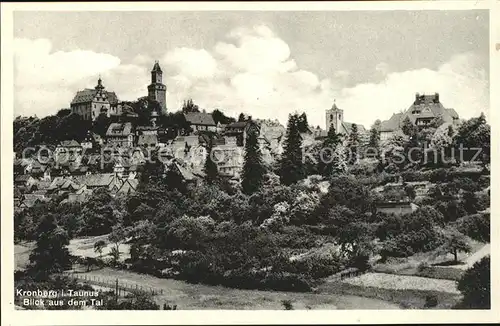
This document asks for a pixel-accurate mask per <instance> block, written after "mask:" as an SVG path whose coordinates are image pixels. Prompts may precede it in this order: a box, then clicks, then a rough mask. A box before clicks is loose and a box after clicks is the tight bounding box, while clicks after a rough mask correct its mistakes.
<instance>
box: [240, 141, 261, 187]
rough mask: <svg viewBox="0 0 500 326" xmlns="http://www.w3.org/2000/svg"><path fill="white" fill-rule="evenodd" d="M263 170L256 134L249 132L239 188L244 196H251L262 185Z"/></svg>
mask: <svg viewBox="0 0 500 326" xmlns="http://www.w3.org/2000/svg"><path fill="white" fill-rule="evenodd" d="M264 173H265V169H264V166H263V164H262V153H261V152H260V149H259V145H258V143H257V133H256V132H250V133H249V134H248V136H247V141H246V143H245V162H244V164H243V175H242V177H243V178H242V181H241V186H242V188H243V191H244V192H245V193H246V194H252V193H254V192H255V191H257V190H258V189H259V188H260V186H261V185H262V182H263V178H264Z"/></svg>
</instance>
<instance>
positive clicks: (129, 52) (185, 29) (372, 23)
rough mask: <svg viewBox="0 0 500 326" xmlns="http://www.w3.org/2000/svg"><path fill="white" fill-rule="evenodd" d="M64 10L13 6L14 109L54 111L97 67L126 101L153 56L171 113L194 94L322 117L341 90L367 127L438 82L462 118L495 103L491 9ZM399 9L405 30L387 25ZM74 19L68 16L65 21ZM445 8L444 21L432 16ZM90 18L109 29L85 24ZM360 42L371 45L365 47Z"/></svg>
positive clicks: (223, 105) (203, 100)
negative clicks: (85, 28) (140, 21)
mask: <svg viewBox="0 0 500 326" xmlns="http://www.w3.org/2000/svg"><path fill="white" fill-rule="evenodd" d="M67 14H69V17H66V16H64V17H66V18H63V16H62V15H60V14H57V13H50V12H45V13H36V14H35V13H29V12H18V13H16V14H15V18H16V19H15V26H14V27H15V28H14V37H15V42H14V53H15V108H14V113H15V115H34V114H36V115H37V116H39V117H43V116H46V115H49V114H55V113H56V112H57V110H59V109H61V108H66V107H69V102H70V101H71V99H72V98H73V96H74V94H75V93H76V91H78V90H80V89H84V88H92V87H94V86H95V84H96V81H97V78H98V77H99V76H101V77H102V80H103V84H104V85H105V86H106V89H107V90H109V91H114V92H116V94H117V95H118V97H119V99H120V100H122V101H133V100H136V99H137V98H138V97H142V96H145V95H147V90H146V87H147V85H148V84H149V71H150V70H151V68H152V65H153V63H154V61H155V60H159V62H160V64H161V66H162V68H163V69H164V84H165V85H166V86H167V108H168V111H169V112H173V111H177V110H179V109H180V108H181V106H182V102H183V101H184V100H187V99H189V98H191V99H193V100H194V102H195V103H196V104H198V105H199V106H200V107H201V108H203V109H206V110H207V112H211V111H212V110H214V109H220V110H222V111H223V112H225V113H226V114H227V115H230V116H234V117H237V116H238V114H239V113H240V112H244V113H246V114H249V115H252V116H255V117H257V118H263V119H269V118H270V119H275V118H277V119H278V120H279V121H280V122H281V123H282V124H285V123H286V119H287V117H288V114H289V113H292V112H294V111H299V112H300V111H304V112H306V113H307V115H308V117H309V122H310V124H311V125H313V126H316V125H319V126H322V127H323V126H324V124H325V121H324V112H325V110H327V109H329V108H331V106H332V105H333V102H334V101H336V103H337V106H339V107H340V108H341V109H343V110H344V112H345V118H346V120H349V121H355V122H356V123H360V124H362V125H364V126H365V127H369V126H370V125H371V124H372V123H373V122H374V121H375V120H376V119H380V120H385V119H389V118H390V117H391V115H392V114H393V113H397V112H401V111H404V110H407V109H408V107H409V106H410V105H411V103H412V99H413V97H414V95H415V93H417V92H419V93H425V94H434V93H440V95H441V100H442V103H443V105H444V106H445V107H448V108H454V109H455V110H456V111H457V112H458V113H459V115H460V116H461V117H463V118H470V117H473V116H478V115H479V114H480V113H481V112H484V113H485V114H486V115H487V116H488V113H489V112H488V111H489V62H488V61H489V56H488V33H487V27H488V23H489V22H488V16H487V14H486V13H485V12H482V11H468V12H446V11H443V12H437V11H418V12H417V11H414V12H343V13H339V12H332V13H331V15H326V14H325V13H312V12H309V13H300V12H299V13H298V12H290V13H280V12H263V13H256V12H248V13H237V12H228V13H223V14H221V15H219V14H217V17H218V19H217V21H213V19H211V18H210V17H211V16H210V15H211V14H210V13H206V12H191V13H186V12H154V13H153V12H148V13H120V12H111V13H102V12H101V13H96V15H95V16H92V17H91V16H89V13H86V12H72V13H67ZM212 15H213V14H212ZM330 16H331V17H330ZM134 17H135V18H145V17H149V18H150V21H151V25H155V26H160V27H161V26H165V27H168V26H170V27H169V28H160V29H161V30H162V32H163V33H164V36H160V35H159V34H158V33H157V32H155V31H152V30H150V29H148V27H147V26H140V24H132V26H129V25H130V24H127V21H130V20H131V19H133V18H134ZM241 17H247V18H248V19H246V21H248V23H246V24H242V23H241V21H240V20H238V18H241ZM402 17H403V18H405V19H403V18H402ZM166 18H168V19H167V21H168V22H169V24H170V25H168V26H167V25H165V22H163V23H162V21H163V20H164V19H166ZM347 18H349V20H348V19H347ZM392 18H394V19H396V25H397V27H398V29H400V31H397V30H396V29H395V28H391V29H388V28H386V26H384V24H383V21H384V20H386V19H392ZM69 19H73V20H74V22H73V23H72V24H71V26H68V28H65V29H64V30H62V29H61V28H58V26H62V25H64V24H67V23H68V20H69ZM296 19H299V20H300V21H301V22H303V23H304V24H301V26H306V25H307V27H305V28H304V29H305V30H304V31H302V30H299V29H297V28H296V27H295V28H292V27H293V26H292V22H293V21H294V20H296ZM436 19H437V20H439V21H440V23H439V24H437V23H436V24H435V25H433V24H432V23H429V22H430V21H433V20H436ZM45 20H47V21H48V20H50V21H51V24H50V27H49V26H45V25H44V23H43V22H44V21H45ZM443 20H444V21H449V25H447V26H448V27H447V28H445V29H446V30H445V31H443V28H442V26H443V25H444V24H442V21H443ZM88 21H93V22H94V23H95V24H96V26H98V28H97V29H96V30H106V31H107V32H106V35H102V36H100V37H99V38H98V39H96V38H95V35H94V37H93V38H92V33H88V32H85V31H82V23H83V22H88ZM191 21H196V22H198V23H197V25H196V26H197V27H196V26H195V27H193V26H192V24H190V22H191ZM318 21H320V22H321V23H318ZM424 21H425V22H426V24H427V25H426V27H425V29H418V28H417V27H418V24H419V23H422V22H424ZM305 22H307V24H305ZM309 23H310V24H309ZM358 23H359V24H358ZM361 24H364V25H366V26H364V25H363V26H362V25H361ZM287 26H288V27H289V28H291V31H287V30H286V29H285V27H287ZM325 26H328V28H325ZM201 27H204V28H201ZM437 27H440V29H438V28H437ZM452 27H453V28H452ZM370 29H372V30H373V31H370ZM465 29H467V30H465ZM146 32H147V33H146ZM314 32H316V34H319V35H312V34H311V33H314ZM403 32H404V34H403ZM445 32H446V33H448V35H447V36H446V43H447V44H449V46H446V45H445V44H443V41H442V40H443V39H445V38H444V35H442V34H444V33H445ZM124 33H132V35H137V40H138V42H137V43H138V44H137V45H132V44H128V43H126V42H123V41H120V40H123V39H125V38H124V37H123V35H124ZM307 33H310V34H307ZM139 34H142V35H149V36H143V37H142V38H141V37H139ZM48 35H50V36H48ZM398 35H399V38H396V39H395V40H397V42H396V41H391V40H394V37H397V36H398ZM403 35H404V36H405V37H402V36H403ZM464 35H465V36H464ZM130 39H132V38H130ZM134 39H136V38H135V37H134ZM391 42H392V43H397V44H391ZM363 44H364V45H367V46H368V47H369V51H364V52H360V51H361V48H362V47H363ZM389 44H390V51H388V49H387V48H389V46H388V45H389ZM422 44H425V46H422ZM339 48H340V50H339ZM330 53H334V54H333V55H332V54H330ZM353 53H355V54H356V53H359V56H357V55H352V54H353ZM393 53H397V54H398V55H393ZM74 62H79V64H78V65H75V64H74ZM49 71H50V73H48V72H49ZM34 75H35V76H36V77H35V78H33V76H34ZM55 89H57V91H55Z"/></svg>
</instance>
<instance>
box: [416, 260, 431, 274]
mask: <svg viewBox="0 0 500 326" xmlns="http://www.w3.org/2000/svg"><path fill="white" fill-rule="evenodd" d="M427 268H429V264H428V263H427V262H421V263H420V264H418V267H417V269H418V271H419V272H423V271H425V270H426V269H427Z"/></svg>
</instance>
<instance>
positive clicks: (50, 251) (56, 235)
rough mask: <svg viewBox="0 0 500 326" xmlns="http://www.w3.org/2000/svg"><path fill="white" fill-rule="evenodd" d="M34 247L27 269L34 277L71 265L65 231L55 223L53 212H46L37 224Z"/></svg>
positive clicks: (58, 270)
mask: <svg viewBox="0 0 500 326" xmlns="http://www.w3.org/2000/svg"><path fill="white" fill-rule="evenodd" d="M36 234H37V240H36V247H35V249H34V250H33V252H32V253H31V255H30V257H29V260H30V265H29V270H30V271H31V272H32V273H33V274H34V275H35V277H40V278H46V277H48V276H49V275H50V274H52V273H59V272H62V271H64V270H66V269H68V268H70V267H71V261H70V255H69V251H68V248H67V247H66V246H67V245H69V238H68V234H67V232H66V231H65V230H64V229H63V228H61V227H60V226H58V225H57V223H56V220H55V217H54V215H53V214H47V215H45V216H44V217H43V219H42V221H41V222H40V224H39V225H38V228H37V231H36Z"/></svg>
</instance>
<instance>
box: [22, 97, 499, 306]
mask: <svg viewBox="0 0 500 326" xmlns="http://www.w3.org/2000/svg"><path fill="white" fill-rule="evenodd" d="M198 110H199V108H197V107H196V106H195V104H194V103H192V102H186V105H185V108H184V109H183V111H184V112H197V111H198ZM214 115H215V116H217V118H216V120H217V121H218V122H221V123H224V122H226V123H227V122H230V121H231V120H230V119H229V120H228V119H226V118H227V117H224V116H223V114H219V113H214ZM71 116H72V115H71V114H67V112H66V113H65V112H62V113H61V114H60V115H58V116H56V117H53V118H51V119H53V120H54V121H56V122H57V121H59V120H57V119H67V118H69V117H71ZM181 117H182V114H177V116H176V117H175V119H181ZM242 118H243V119H247V118H246V117H245V116H243V117H242ZM44 119H45V118H44ZM51 119H48V120H47V121H46V122H44V124H45V123H49V122H50V121H52V120H51ZM71 119H73V118H71ZM163 119H165V120H164V121H163V122H164V123H170V122H168V119H174V117H173V116H170V118H163ZM214 119H215V117H214ZM304 119H307V117H305V116H304V115H298V114H294V115H291V116H290V117H289V121H288V126H287V131H286V137H285V141H284V153H283V155H282V156H281V159H280V160H278V161H277V162H276V165H275V166H273V167H272V168H271V169H269V171H266V170H264V168H263V167H262V164H261V163H262V162H261V161H262V158H261V157H260V154H259V151H258V146H257V137H256V135H254V134H249V135H248V138H247V140H246V144H245V145H246V146H245V152H246V153H245V164H244V166H243V180H242V183H241V184H236V185H234V184H230V183H227V182H224V179H223V178H221V177H220V176H219V175H218V173H217V167H216V166H215V163H214V162H213V161H212V160H207V163H206V164H205V169H204V172H205V179H204V180H200V182H199V183H198V184H186V183H185V182H183V180H182V179H181V178H180V177H179V176H178V175H176V174H171V172H167V171H166V170H165V167H164V166H163V165H162V164H159V163H146V164H145V165H144V167H143V169H142V173H141V175H140V183H139V187H138V188H137V192H136V193H134V194H132V195H130V196H128V197H127V198H119V197H116V196H112V195H111V194H110V193H109V192H108V191H107V190H99V191H95V192H94V193H93V195H92V197H91V198H90V200H88V201H86V202H84V203H68V202H65V201H62V198H59V197H55V198H53V199H52V200H51V201H50V202H48V203H38V204H36V205H34V206H33V207H31V208H27V209H24V210H22V211H18V212H16V213H15V216H14V226H15V236H16V241H20V240H32V241H37V249H36V250H35V251H34V253H33V256H32V263H33V264H34V266H36V268H37V269H38V268H39V269H40V270H41V271H44V272H45V273H47V274H50V273H54V272H57V271H60V270H62V269H64V268H65V267H66V266H67V250H65V246H66V245H67V244H68V241H69V239H71V238H74V237H78V236H97V235H106V234H108V235H109V236H108V239H107V242H109V243H110V244H112V246H113V248H115V249H112V251H111V256H112V258H113V260H114V262H115V263H116V264H118V263H119V261H120V256H119V255H120V250H119V246H120V245H121V244H123V243H126V242H127V243H129V244H130V246H131V251H130V254H131V258H130V260H129V261H127V263H129V264H130V265H131V266H132V267H133V268H134V269H136V270H138V271H141V272H147V273H152V274H155V275H158V276H168V277H177V278H180V279H184V280H187V281H190V282H202V283H208V284H221V285H226V286H235V287H243V288H265V289H276V290H295V291H306V290H310V289H311V288H312V287H313V286H314V284H315V282H316V281H317V280H318V279H320V278H323V277H326V276H329V275H332V274H335V273H336V272H339V271H340V270H342V269H345V268H347V267H357V268H359V269H368V268H370V259H371V258H373V257H374V256H376V255H380V256H381V257H382V258H383V259H386V258H389V257H408V256H411V255H414V254H416V253H422V252H431V251H436V252H443V253H451V254H453V255H454V256H455V257H457V254H458V253H459V252H467V251H468V250H470V248H469V247H468V241H469V239H468V238H467V237H470V238H473V239H476V240H478V241H483V242H486V241H489V237H490V224H489V220H490V216H489V212H487V209H488V208H489V206H490V204H489V202H490V195H489V191H488V190H487V187H488V186H489V178H488V175H487V170H484V169H483V170H481V171H479V172H477V171H475V172H474V171H473V172H467V171H465V172H464V171H462V170H461V169H460V167H458V166H457V167H453V168H450V167H446V166H443V165H439V164H438V166H435V165H432V166H427V165H425V164H411V163H408V162H404V161H403V162H398V161H397V160H396V159H397V158H398V154H402V155H403V157H404V156H405V155H408V153H409V148H410V147H411V146H423V143H424V142H425V141H430V140H432V139H434V144H439V146H445V147H447V148H451V147H452V146H455V145H456V142H457V138H456V137H462V138H463V137H466V136H467V135H469V136H470V137H469V136H467V137H469V139H468V141H469V143H470V144H471V145H474V144H476V145H480V146H483V147H486V146H487V144H486V141H485V138H484V137H485V135H486V133H487V132H486V131H487V129H488V128H487V127H485V124H484V123H483V121H482V120H481V119H479V120H477V121H476V120H473V121H472V122H470V121H469V122H466V123H465V125H463V126H462V127H459V128H458V132H457V134H456V135H458V136H456V135H455V134H454V133H453V135H452V133H451V132H450V133H449V134H448V129H446V135H447V136H448V137H450V139H449V140H447V141H444V140H443V139H437V138H433V137H434V136H435V134H436V132H437V129H438V128H436V126H437V125H439V123H438V122H435V123H434V124H431V125H430V126H428V127H427V128H424V129H425V130H422V129H416V128H414V126H413V127H412V126H410V125H409V124H407V123H406V124H405V128H404V132H405V133H406V134H405V135H398V136H396V137H394V138H393V139H391V140H390V141H389V142H387V143H385V144H382V142H381V141H380V132H379V124H375V125H374V127H373V128H372V129H371V131H370V141H369V142H370V145H373V146H376V147H384V149H385V155H384V161H383V162H382V158H381V157H378V156H377V158H378V160H372V161H369V160H366V161H364V160H363V161H359V162H356V161H352V160H348V159H346V156H345V152H346V147H345V146H344V144H347V148H348V149H349V150H350V151H354V152H358V151H359V149H360V146H361V145H360V140H359V135H358V132H359V131H358V130H356V128H357V127H353V130H352V131H353V132H352V133H351V136H350V137H348V138H347V139H346V138H345V137H344V135H341V134H338V133H336V132H335V130H333V129H331V130H330V132H329V133H328V135H327V137H326V138H325V139H323V140H322V141H321V142H318V143H317V144H315V146H313V148H312V149H313V153H312V155H311V157H312V158H314V160H316V162H314V160H310V161H308V162H307V163H304V162H303V154H302V150H303V147H302V142H303V138H302V135H301V132H303V129H304V126H303V124H304ZM70 121H71V120H70ZM31 123H32V124H39V125H40V122H36V121H32V122H31ZM103 123H104V122H103ZM29 125H30V124H29V123H28V120H26V121H24V120H23V122H21V120H19V121H17V122H15V127H16V128H17V129H16V128H15V130H17V132H18V133H19V134H18V136H20V135H23V137H18V138H17V139H18V140H19V142H18V143H17V144H18V145H19V146H24V145H25V144H26V143H36V142H37V141H38V140H37V139H31V138H29V139H25V138H24V137H25V136H26V135H27V134H26V128H28V126H29ZM474 126H475V127H474ZM38 127H40V126H38ZM38 127H36V128H38ZM22 128H25V129H24V131H20V130H21V129H22ZM29 128H31V127H29ZM29 128H28V129H29ZM44 128H45V127H44ZM99 128H101V127H99ZM432 130H434V133H432V132H431V131H432ZM73 132H75V131H73ZM40 137H41V138H43V139H46V141H49V140H50V141H55V140H54V139H51V138H50V137H51V136H50V133H46V134H44V135H43V137H42V136H40ZM21 140H22V141H21ZM211 146H212V144H211V143H209V144H207V149H208V150H210V147H211ZM436 146H438V145H436ZM488 146H489V145H488ZM323 149H329V151H328V150H326V151H324V152H323V154H321V153H320V151H321V150H323ZM321 155H324V158H326V159H324V160H317V158H319V157H320V156H321ZM373 161H377V162H373ZM210 162H211V163H210ZM398 179H400V181H401V183H398V184H397V185H396V188H394V180H398ZM419 182H420V183H422V184H423V186H422V185H421V186H422V187H423V188H424V189H423V190H422V189H421V188H420V190H419V189H418V188H417V186H418V185H417V184H416V183H419ZM397 187H399V188H397ZM379 188H380V189H382V191H381V193H378V192H377V191H378V190H377V189H379ZM406 198H409V199H410V200H411V201H412V202H413V203H416V204H417V205H418V207H413V208H412V211H411V213H407V214H389V213H383V212H381V211H380V210H379V208H378V204H379V203H380V202H381V201H382V202H383V201H390V200H393V201H394V200H395V201H398V200H403V199H405V200H406ZM103 246H105V244H103V243H100V244H99V245H97V244H96V245H95V246H94V250H95V251H96V253H99V256H101V254H102V248H103ZM43 261H47V262H49V263H47V266H44V265H43V264H42V262H43ZM37 264H38V265H37ZM40 264H42V265H40ZM481 277H482V276H481ZM471 291H472V290H471ZM471 293H472V292H471ZM473 295H476V294H474V293H473ZM141 300H142V299H140V298H139V299H137V300H135V301H134V300H132V301H131V302H129V303H124V304H123V305H122V306H120V307H121V308H120V307H117V309H122V308H123V309H125V308H126V307H130V305H133V304H135V303H134V302H139V305H142V306H144V307H150V308H155V307H156V306H154V305H149V303H147V302H146V303H144V304H142V303H141V302H142V301H141ZM429 302H430V303H429V304H430V305H432V300H429ZM124 307H125V308H124Z"/></svg>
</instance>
